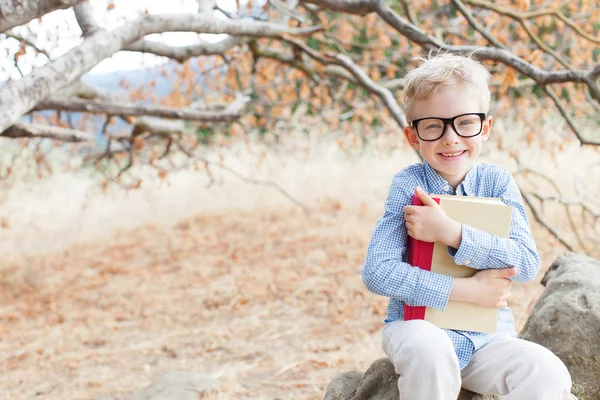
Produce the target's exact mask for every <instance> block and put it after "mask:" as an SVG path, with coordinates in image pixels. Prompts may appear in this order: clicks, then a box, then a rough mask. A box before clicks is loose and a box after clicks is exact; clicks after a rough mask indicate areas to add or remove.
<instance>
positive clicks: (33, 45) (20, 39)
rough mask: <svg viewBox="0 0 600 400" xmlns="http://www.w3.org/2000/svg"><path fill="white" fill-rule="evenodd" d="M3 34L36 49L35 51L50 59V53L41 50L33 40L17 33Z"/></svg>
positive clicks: (8, 32)
mask: <svg viewBox="0 0 600 400" xmlns="http://www.w3.org/2000/svg"><path fill="white" fill-rule="evenodd" d="M2 33H3V34H5V35H6V36H8V37H9V38H12V39H15V40H18V41H19V42H22V43H24V44H26V45H27V46H29V47H31V48H33V49H35V51H37V52H38V53H40V54H43V55H45V56H46V58H50V55H49V54H48V52H47V51H46V50H44V49H40V48H39V47H38V46H37V45H36V44H35V43H33V42H32V41H31V40H29V39H27V38H25V37H23V36H21V35H17V34H16V33H14V32H12V31H6V32H2Z"/></svg>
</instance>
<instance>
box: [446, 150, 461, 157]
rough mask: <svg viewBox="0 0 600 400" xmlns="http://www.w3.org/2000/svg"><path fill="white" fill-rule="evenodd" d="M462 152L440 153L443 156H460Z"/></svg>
mask: <svg viewBox="0 0 600 400" xmlns="http://www.w3.org/2000/svg"><path fill="white" fill-rule="evenodd" d="M462 153H463V152H462V151H457V152H456V153H442V155H443V156H444V157H456V156H460V155H461V154H462Z"/></svg>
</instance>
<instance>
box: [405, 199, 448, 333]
mask: <svg viewBox="0 0 600 400" xmlns="http://www.w3.org/2000/svg"><path fill="white" fill-rule="evenodd" d="M432 198H433V199H434V200H435V201H436V202H437V203H438V204H440V199H439V197H433V196H432ZM412 205H413V206H422V205H423V202H422V201H421V199H420V198H419V196H417V194H416V193H415V194H413V197H412ZM434 244H435V243H433V242H423V241H421V240H417V239H414V238H412V237H410V236H409V237H408V260H407V262H408V263H409V264H410V265H412V266H413V267H419V268H421V269H426V270H427V271H431V261H432V259H433V246H434ZM425 309H426V307H425V306H423V307H418V306H415V307H412V306H409V305H408V304H406V303H404V320H405V321H408V320H411V319H425Z"/></svg>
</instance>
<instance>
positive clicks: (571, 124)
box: [543, 85, 600, 146]
mask: <svg viewBox="0 0 600 400" xmlns="http://www.w3.org/2000/svg"><path fill="white" fill-rule="evenodd" d="M543 88H544V92H546V94H547V95H548V96H549V97H550V98H551V99H552V101H553V102H554V104H555V105H556V108H558V111H559V112H560V115H562V117H563V118H564V119H565V121H567V124H568V125H569V127H570V128H571V130H572V131H573V133H575V136H577V139H579V141H580V142H581V144H582V145H586V144H591V145H594V146H598V145H600V140H595V141H594V140H588V139H585V138H584V137H583V135H582V134H581V132H579V129H577V126H575V122H574V121H573V119H571V116H570V115H569V113H568V112H567V110H565V108H564V107H563V105H562V104H561V102H560V99H559V98H558V96H557V95H556V93H554V91H553V90H552V88H550V87H549V86H548V85H546V86H544V87H543Z"/></svg>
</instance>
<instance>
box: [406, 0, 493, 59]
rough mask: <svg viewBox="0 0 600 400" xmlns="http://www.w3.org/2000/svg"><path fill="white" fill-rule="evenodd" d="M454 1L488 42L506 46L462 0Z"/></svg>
mask: <svg viewBox="0 0 600 400" xmlns="http://www.w3.org/2000/svg"><path fill="white" fill-rule="evenodd" d="M452 3H454V5H455V6H456V8H458V10H459V11H460V12H461V13H462V15H464V17H465V18H466V20H467V22H468V23H469V24H470V25H471V26H472V27H473V29H475V30H476V31H477V32H479V33H480V34H481V36H483V37H484V38H486V40H487V41H488V42H490V43H491V44H492V45H494V46H496V47H498V48H500V49H504V48H505V46H504V45H503V44H502V43H500V42H499V41H498V40H497V39H496V38H495V37H493V36H492V35H491V34H490V33H489V32H488V31H487V29H485V27H484V26H483V25H481V24H480V23H479V22H478V21H477V19H476V18H475V17H474V16H473V14H471V12H470V11H469V9H468V8H467V7H465V4H464V3H463V2H462V1H461V0H452ZM413 23H414V22H413Z"/></svg>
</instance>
